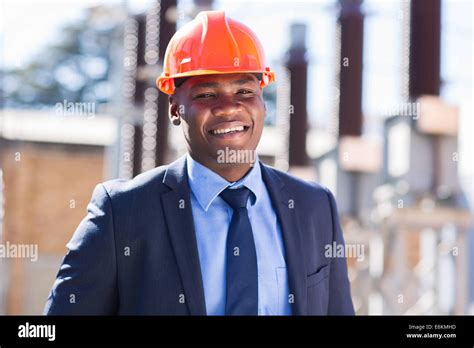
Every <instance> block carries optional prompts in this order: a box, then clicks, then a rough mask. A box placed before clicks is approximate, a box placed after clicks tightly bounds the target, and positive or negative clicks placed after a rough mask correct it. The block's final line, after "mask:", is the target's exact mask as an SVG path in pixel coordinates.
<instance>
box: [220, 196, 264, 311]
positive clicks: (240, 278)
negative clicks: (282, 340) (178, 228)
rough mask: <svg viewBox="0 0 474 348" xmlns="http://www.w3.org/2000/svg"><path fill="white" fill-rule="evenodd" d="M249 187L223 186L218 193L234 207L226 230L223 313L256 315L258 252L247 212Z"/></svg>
mask: <svg viewBox="0 0 474 348" xmlns="http://www.w3.org/2000/svg"><path fill="white" fill-rule="evenodd" d="M249 195H250V191H249V189H247V188H245V187H242V188H239V189H233V190H232V189H229V188H227V189H225V190H224V191H223V192H221V194H220V196H221V197H222V199H223V200H224V201H226V203H227V204H229V205H230V206H231V207H232V209H233V210H234V212H233V215H232V220H231V222H230V226H229V231H228V233H227V243H226V256H227V266H226V269H227V276H226V286H227V297H226V305H225V314H226V315H257V314H258V278H257V253H256V251H255V243H254V239H253V232H252V226H251V225H250V219H249V215H248V212H247V200H248V198H249Z"/></svg>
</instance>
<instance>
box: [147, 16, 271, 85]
mask: <svg viewBox="0 0 474 348" xmlns="http://www.w3.org/2000/svg"><path fill="white" fill-rule="evenodd" d="M231 73H258V74H260V75H261V79H260V86H261V87H265V86H266V85H268V84H270V83H271V82H273V81H274V80H275V73H274V72H273V71H271V70H270V68H269V67H267V66H266V64H265V54H264V52H263V48H262V45H261V44H260V41H259V40H258V38H257V36H256V35H255V34H254V32H253V31H252V30H250V29H249V28H248V27H247V26H245V25H243V24H242V23H239V22H237V21H236V20H233V19H231V18H227V17H226V16H225V13H224V11H203V12H200V13H199V14H198V15H197V16H196V18H195V19H194V20H192V21H191V22H189V23H188V24H186V25H185V26H184V27H182V28H181V29H180V30H178V31H177V32H176V33H175V34H174V35H173V37H172V38H171V40H170V42H169V44H168V47H167V49H166V53H165V58H164V66H163V73H162V74H161V76H160V77H158V79H157V80H156V85H157V86H158V88H159V89H160V91H162V92H164V93H166V94H173V93H174V90H175V84H174V79H175V78H181V77H190V76H199V75H211V74H231Z"/></svg>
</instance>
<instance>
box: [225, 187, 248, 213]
mask: <svg viewBox="0 0 474 348" xmlns="http://www.w3.org/2000/svg"><path fill="white" fill-rule="evenodd" d="M220 196H221V197H222V199H223V200H224V201H226V203H227V204H228V205H230V206H231V207H232V209H234V210H235V209H239V208H246V207H247V201H248V199H249V196H250V190H249V189H248V188H246V187H242V188H238V189H230V188H226V189H225V190H224V191H222V192H221V193H220Z"/></svg>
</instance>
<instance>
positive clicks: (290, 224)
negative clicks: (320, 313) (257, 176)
mask: <svg viewBox="0 0 474 348" xmlns="http://www.w3.org/2000/svg"><path fill="white" fill-rule="evenodd" d="M261 167H262V176H263V180H264V181H265V184H266V186H267V189H268V191H269V193H270V197H271V199H272V202H273V205H274V208H275V211H276V214H277V217H278V222H279V223H280V226H281V229H282V234H283V243H284V245H285V254H286V263H287V269H288V280H289V291H290V294H293V295H294V304H293V306H292V309H293V315H305V314H306V308H307V306H306V301H307V299H306V295H307V294H306V267H305V263H304V259H303V253H302V250H303V248H302V244H301V237H300V230H299V226H298V219H297V216H296V212H295V209H301V206H299V207H296V206H294V207H291V202H292V201H293V203H294V204H296V203H295V200H296V199H295V197H294V196H291V195H290V194H289V192H288V191H287V189H286V187H285V184H284V182H283V181H282V180H281V178H279V177H278V175H277V174H276V172H275V171H274V170H273V169H271V168H268V167H266V166H265V165H263V163H262V166H261Z"/></svg>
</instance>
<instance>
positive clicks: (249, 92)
mask: <svg viewBox="0 0 474 348" xmlns="http://www.w3.org/2000/svg"><path fill="white" fill-rule="evenodd" d="M237 93H239V94H252V93H253V91H251V90H249V89H239V91H238V92H237Z"/></svg>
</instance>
